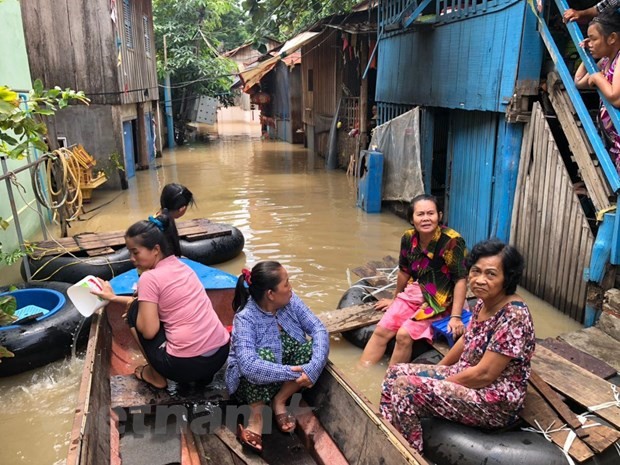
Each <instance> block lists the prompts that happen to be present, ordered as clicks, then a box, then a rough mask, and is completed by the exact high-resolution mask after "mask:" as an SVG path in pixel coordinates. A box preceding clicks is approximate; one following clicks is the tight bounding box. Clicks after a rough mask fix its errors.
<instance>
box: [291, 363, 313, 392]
mask: <svg viewBox="0 0 620 465" xmlns="http://www.w3.org/2000/svg"><path fill="white" fill-rule="evenodd" d="M291 370H293V371H295V372H298V373H301V376H300V377H299V378H297V379H296V380H295V382H296V383H297V384H298V385H299V386H300V387H308V388H309V387H312V381H311V380H310V378H308V375H307V374H306V373H305V372H304V369H303V368H302V367H300V366H293V367H291Z"/></svg>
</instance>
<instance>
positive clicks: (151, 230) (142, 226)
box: [125, 209, 181, 257]
mask: <svg viewBox="0 0 620 465" xmlns="http://www.w3.org/2000/svg"><path fill="white" fill-rule="evenodd" d="M125 238H131V239H134V240H136V241H137V242H138V244H139V245H141V246H142V247H146V248H147V249H149V250H153V249H154V248H155V246H156V245H159V248H160V250H161V252H162V255H163V256H164V257H168V256H170V255H176V256H177V257H180V256H181V245H180V243H179V233H178V231H177V226H176V223H175V222H174V218H173V217H172V216H170V215H169V214H168V211H167V210H165V209H164V210H163V211H162V213H160V214H159V215H157V216H156V217H153V216H149V219H148V220H142V221H138V222H137V223H134V224H132V225H131V226H130V227H129V229H127V232H125Z"/></svg>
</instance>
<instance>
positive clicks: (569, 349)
mask: <svg viewBox="0 0 620 465" xmlns="http://www.w3.org/2000/svg"><path fill="white" fill-rule="evenodd" d="M536 343H537V344H539V345H542V346H543V347H546V348H547V349H549V350H551V351H552V352H554V353H556V354H558V355H559V356H561V357H563V358H565V359H566V360H568V361H570V362H572V363H574V364H575V365H577V366H580V367H581V368H583V369H584V370H587V371H589V372H590V373H592V374H593V375H596V376H598V377H599V378H603V379H608V378H611V377H612V376H615V375H616V369H615V368H614V367H612V366H610V365H608V364H607V363H605V362H603V361H602V360H599V359H598V358H596V357H593V356H592V355H590V354H588V353H586V352H584V351H582V350H579V349H578V348H576V347H573V346H572V345H570V344H568V343H566V342H564V341H562V340H558V339H554V338H551V337H548V338H547V339H544V340H542V341H537V342H536ZM618 355H619V356H620V354H618Z"/></svg>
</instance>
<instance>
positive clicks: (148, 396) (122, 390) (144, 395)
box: [110, 375, 229, 408]
mask: <svg viewBox="0 0 620 465" xmlns="http://www.w3.org/2000/svg"><path fill="white" fill-rule="evenodd" d="M171 383H172V382H171ZM110 393H111V406H112V408H115V407H125V408H128V407H142V406H146V405H175V404H185V403H195V402H198V403H204V402H214V403H215V402H222V401H225V400H228V398H229V397H228V391H227V390H226V388H224V387H220V388H217V387H213V386H212V385H207V386H204V387H199V386H194V387H187V388H185V387H184V388H183V389H151V388H150V387H149V386H148V385H147V384H146V383H144V382H142V381H139V380H138V379H137V378H136V377H135V376H134V375H116V376H112V377H110ZM171 393H172V394H171Z"/></svg>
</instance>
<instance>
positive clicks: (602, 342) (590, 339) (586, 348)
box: [559, 327, 620, 372]
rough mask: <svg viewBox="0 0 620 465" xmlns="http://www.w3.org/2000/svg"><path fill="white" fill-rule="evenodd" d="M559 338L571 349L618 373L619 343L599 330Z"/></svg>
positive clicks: (619, 359) (580, 331)
mask: <svg viewBox="0 0 620 465" xmlns="http://www.w3.org/2000/svg"><path fill="white" fill-rule="evenodd" d="M559 338H560V339H561V340H562V341H564V342H566V343H567V344H570V345H571V346H572V347H575V348H576V349H579V350H581V351H583V352H585V353H587V354H590V355H592V356H594V357H596V358H597V359H600V360H602V361H603V362H606V363H607V364H609V365H610V366H611V367H612V368H613V369H614V370H616V371H617V372H620V343H618V341H617V340H616V339H614V338H613V337H611V336H609V335H608V334H606V333H605V332H603V331H601V330H600V329H599V328H596V327H593V328H585V329H581V330H579V331H574V332H572V333H568V334H561V335H560V336H559Z"/></svg>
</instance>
